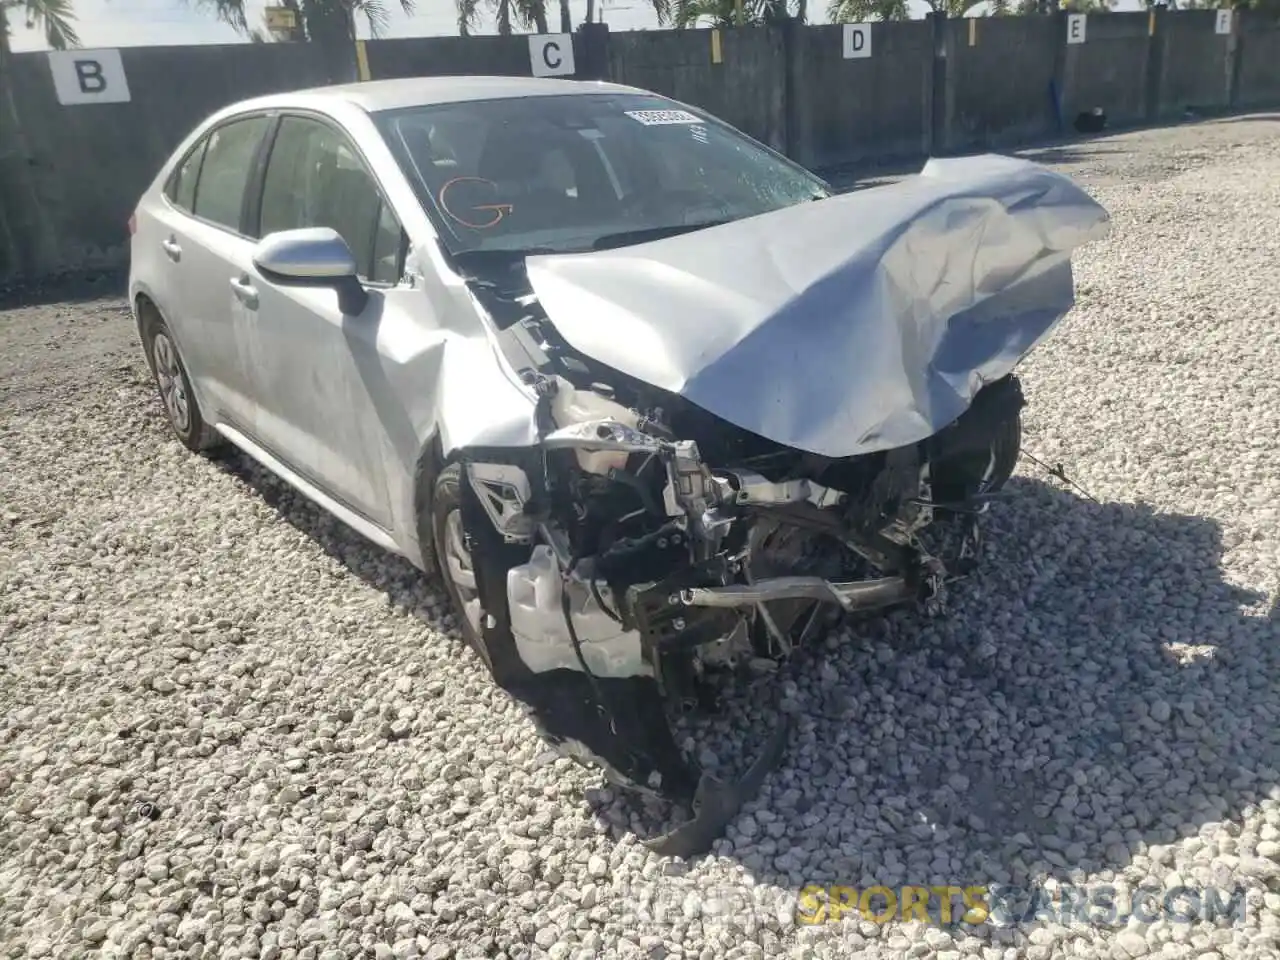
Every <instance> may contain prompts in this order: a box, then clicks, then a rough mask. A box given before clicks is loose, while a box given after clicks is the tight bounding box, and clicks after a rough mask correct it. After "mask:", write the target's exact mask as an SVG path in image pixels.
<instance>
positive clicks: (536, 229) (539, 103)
mask: <svg viewBox="0 0 1280 960" xmlns="http://www.w3.org/2000/svg"><path fill="white" fill-rule="evenodd" d="M381 127H382V130H383V133H384V135H385V136H386V138H387V140H388V141H389V142H390V144H391V147H392V150H393V152H394V153H395V154H396V158H397V160H398V161H399V162H400V164H401V166H402V167H403V169H404V170H405V172H406V174H407V175H408V177H409V179H410V181H411V182H412V183H413V184H414V186H415V188H416V189H417V190H418V192H419V196H420V198H421V200H422V202H423V205H424V206H425V207H426V208H427V210H428V212H429V213H430V214H431V215H432V217H433V219H434V220H435V222H436V225H437V228H439V229H440V232H441V235H442V237H443V238H444V241H445V243H446V245H447V246H448V247H449V249H450V251H451V252H452V253H454V254H459V253H468V252H473V251H510V252H516V253H535V252H537V253H541V252H569V251H578V250H602V249H607V248H609V247H616V246H624V245H626V244H630V243H640V242H643V241H645V240H655V239H659V238H660V237H665V236H673V235H675V234H677V233H684V232H688V231H690V230H696V229H699V228H701V227H707V226H712V225H714V224H719V223H725V222H727V221H730V220H739V219H741V218H743V217H750V216H755V215H757V214H761V213H767V212H768V211H770V210H776V209H779V208H781V207H785V206H789V205H791V204H794V203H799V202H801V201H806V200H812V199H818V198H821V197H825V196H827V188H826V185H825V184H824V183H823V182H822V181H821V180H819V179H818V178H817V177H814V176H813V175H811V174H809V173H808V172H807V171H805V170H802V169H801V168H799V167H797V166H796V165H795V164H793V163H791V162H790V161H788V160H786V159H784V158H782V157H780V156H778V155H777V154H774V153H773V152H772V151H770V150H767V149H766V148H764V147H763V146H761V145H759V144H757V143H755V142H753V141H752V140H749V139H747V138H746V137H744V136H742V135H741V134H739V133H737V132H735V131H733V130H731V129H729V128H728V127H726V126H724V125H723V124H721V123H718V122H716V121H714V120H711V119H709V118H707V117H704V116H699V115H697V114H694V113H692V112H689V111H686V110H684V109H672V108H671V102H670V101H667V100H661V99H658V98H654V97H645V96H616V95H600V96H573V97H568V96H560V97H537V98H528V99H520V100H492V101H485V102H480V103H475V102H470V103H456V104H448V105H441V106H429V107H417V108H413V109H409V110H400V111H395V112H391V113H388V114H386V115H384V116H383V117H382V118H381Z"/></svg>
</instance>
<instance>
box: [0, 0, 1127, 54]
mask: <svg viewBox="0 0 1280 960" xmlns="http://www.w3.org/2000/svg"><path fill="white" fill-rule="evenodd" d="M248 2H249V9H250V11H251V12H250V16H249V22H250V23H251V24H253V25H255V26H256V25H259V24H261V22H262V8H263V2H262V0H248ZM74 3H75V11H76V17H77V23H76V31H77V32H78V33H79V35H80V45H81V46H82V47H85V48H94V47H128V46H153V45H164V46H183V45H186V44H193V43H237V42H243V41H244V39H245V38H244V37H241V36H240V35H239V34H237V33H236V32H235V31H234V30H232V29H231V28H230V27H229V26H227V25H226V24H224V23H219V22H218V21H217V20H216V19H215V18H214V17H213V15H212V14H211V13H209V12H208V11H207V10H202V9H199V8H198V7H197V6H196V3H195V2H194V0H74ZM603 3H604V7H603V9H604V20H605V22H606V23H608V24H609V28H610V29H611V30H653V29H658V21H657V18H656V17H655V16H654V14H653V7H652V4H651V2H650V0H603ZM387 5H388V7H392V8H394V10H393V13H392V15H391V25H390V27H389V28H388V30H387V31H386V33H385V34H384V35H385V36H388V37H429V36H441V35H455V34H457V32H458V25H457V18H456V15H455V14H454V4H453V2H452V0H417V3H416V6H417V11H416V12H415V13H414V14H413V15H412V16H406V15H405V14H404V13H403V12H402V11H401V10H400V7H399V5H398V2H397V0H387ZM548 7H549V8H550V12H551V19H552V22H553V26H554V25H555V24H556V23H558V22H559V18H558V14H556V12H555V11H557V10H558V9H559V6H558V3H548ZM570 7H571V9H572V10H573V17H574V22H575V23H578V22H579V21H581V20H582V19H583V17H585V16H586V9H587V4H586V0H570ZM597 8H598V9H599V4H597ZM809 8H810V21H811V22H813V23H822V22H825V10H826V3H825V2H824V0H818V2H813V0H810V4H809ZM911 8H912V10H913V12H914V13H915V15H917V16H922V15H923V13H924V10H925V9H926V7H925V5H924V3H923V2H921V0H911ZM1116 9H1118V10H1124V9H1140V6H1139V0H1121V2H1120V3H1118V4H1117V5H1116ZM356 22H357V32H359V33H360V35H361V36H363V37H368V35H369V30H368V25H367V24H366V23H365V22H364V21H363V19H361V18H360V17H357V18H356ZM475 32H476V33H494V32H496V26H495V24H494V22H493V18H492V16H488V17H487V18H486V19H485V20H483V21H482V22H481V23H480V25H479V28H478V29H477V30H476V31H475ZM12 44H13V49H14V50H44V49H47V47H46V44H45V42H44V37H43V36H42V35H41V34H40V32H39V31H36V30H27V29H26V28H25V27H24V26H23V25H22V24H21V23H15V24H13V36H12Z"/></svg>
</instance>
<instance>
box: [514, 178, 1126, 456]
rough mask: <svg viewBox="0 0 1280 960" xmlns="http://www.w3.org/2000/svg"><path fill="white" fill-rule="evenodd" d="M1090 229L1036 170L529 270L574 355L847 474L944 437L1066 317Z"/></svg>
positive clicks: (1082, 210) (846, 202)
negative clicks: (847, 467)
mask: <svg viewBox="0 0 1280 960" xmlns="http://www.w3.org/2000/svg"><path fill="white" fill-rule="evenodd" d="M1108 224H1109V216H1108V214H1107V212H1106V211H1105V210H1104V209H1103V208H1102V207H1101V206H1100V205H1099V204H1098V203H1096V202H1095V201H1094V200H1093V199H1092V198H1091V197H1090V196H1089V195H1088V194H1087V193H1085V192H1084V191H1083V190H1082V189H1080V187H1078V186H1077V185H1076V184H1075V183H1074V182H1073V181H1071V180H1070V179H1068V178H1067V177H1065V176H1062V175H1061V174H1058V173H1055V172H1053V171H1051V170H1049V169H1047V168H1045V167H1043V166H1040V165H1038V164H1035V163H1032V162H1029V161H1026V160H1020V159H1015V158H1010V157H1003V156H996V155H987V156H980V157H968V158H961V159H951V160H930V161H929V162H928V163H927V164H926V165H925V167H924V168H923V170H922V171H921V172H920V174H919V175H918V176H915V177H912V178H910V179H908V180H905V181H903V182H901V183H896V184H891V185H888V186H882V187H875V188H872V189H868V190H863V191H858V192H854V193H850V194H846V195H843V196H838V197H833V198H831V199H827V200H821V201H818V202H814V203H802V204H798V205H796V206H793V207H788V208H786V209H783V210H778V211H774V212H772V213H768V214H763V215H761V216H756V217H750V218H747V219H745V220H738V221H734V222H733V223H728V224H724V225H722V226H719V227H711V228H708V229H705V230H699V231H697V232H694V233H689V234H684V235H681V236H676V237H671V238H669V239H665V240H658V241H655V242H652V243H645V244H639V245H636V246H631V247H626V248H623V249H618V250H608V251H601V252H599V253H583V254H566V255H553V256H539V257H530V258H529V259H528V261H527V270H528V276H529V282H530V284H531V285H532V287H533V290H534V292H535V293H536V294H537V296H538V299H539V300H540V301H541V303H542V306H543V309H544V310H545V311H546V314H547V317H548V318H549V319H550V321H551V323H552V324H553V325H554V326H555V328H556V329H557V330H558V331H559V333H560V334H561V336H563V337H564V339H565V340H566V341H567V342H568V343H569V344H570V346H572V347H573V348H574V349H575V350H578V351H580V352H581V353H582V354H584V355H585V356H587V357H590V358H593V359H595V360H597V361H599V362H601V363H604V364H607V365H609V366H611V367H614V368H615V369H617V370H619V371H621V372H622V373H625V374H627V375H629V376H632V377H635V378H636V379H638V380H642V381H644V382H646V383H649V384H652V385H653V386H655V387H660V388H662V389H664V390H667V391H670V392H672V393H676V394H679V395H680V396H682V397H684V398H686V399H687V400H689V401H690V402H691V403H694V404H696V405H698V406H700V407H702V408H703V409H705V410H707V411H709V412H710V413H713V414H715V415H716V416H718V417H720V418H722V419H724V420H727V421H729V422H730V423H732V424H734V425H736V426H738V427H741V428H743V429H745V430H749V431H751V432H753V433H756V434H759V435H761V436H764V437H767V438H768V439H770V440H773V441H774V442H776V443H780V444H784V445H786V446H790V447H795V448H798V449H800V450H806V451H810V452H812V453H817V454H821V455H825V456H829V457H847V456H854V455H857V454H865V453H872V452H875V451H878V450H886V449H892V448H894V447H900V446H904V445H906V444H910V443H915V442H917V441H919V440H923V439H925V438H926V437H928V436H930V435H932V434H933V433H936V432H937V431H938V430H940V429H941V428H943V427H944V426H946V425H947V424H949V423H950V422H952V421H953V420H955V419H956V418H957V417H958V416H960V414H961V413H963V412H964V411H965V409H966V408H967V407H968V406H969V404H970V402H971V401H972V399H973V396H974V394H975V393H976V392H977V391H978V390H979V389H980V388H981V387H982V386H983V385H984V384H986V383H990V382H991V381H993V380H997V379H999V378H1000V377H1002V376H1004V375H1005V374H1007V373H1008V372H1009V371H1010V370H1012V369H1013V367H1014V366H1015V365H1016V364H1017V363H1018V361H1019V360H1020V359H1021V358H1022V357H1023V356H1024V355H1025V354H1026V353H1027V352H1028V351H1029V350H1030V349H1031V348H1032V347H1033V346H1035V344H1036V343H1037V342H1038V341H1039V340H1040V339H1041V338H1042V337H1044V335H1045V334H1046V333H1048V331H1049V330H1050V328H1052V327H1053V326H1054V324H1055V323H1057V321H1058V320H1060V319H1061V318H1062V317H1063V316H1064V315H1065V314H1066V313H1067V311H1068V310H1070V309H1071V307H1072V305H1073V303H1074V299H1075V296H1074V285H1073V281H1072V273H1071V263H1070V256H1071V251H1072V250H1074V249H1075V248H1076V247H1077V246H1079V245H1080V244H1082V243H1084V242H1086V241H1088V240H1092V239H1097V238H1099V237H1102V236H1105V234H1106V232H1107V229H1108Z"/></svg>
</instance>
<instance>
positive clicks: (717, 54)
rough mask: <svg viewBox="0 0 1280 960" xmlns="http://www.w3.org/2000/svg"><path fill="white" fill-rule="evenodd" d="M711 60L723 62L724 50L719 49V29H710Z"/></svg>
mask: <svg viewBox="0 0 1280 960" xmlns="http://www.w3.org/2000/svg"><path fill="white" fill-rule="evenodd" d="M711 62H712V63H724V51H723V50H721V49H720V31H719V30H712V31H711Z"/></svg>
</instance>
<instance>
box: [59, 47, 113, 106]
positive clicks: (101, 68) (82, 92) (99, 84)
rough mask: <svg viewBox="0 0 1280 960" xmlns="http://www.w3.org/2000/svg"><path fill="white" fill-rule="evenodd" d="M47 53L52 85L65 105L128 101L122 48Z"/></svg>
mask: <svg viewBox="0 0 1280 960" xmlns="http://www.w3.org/2000/svg"><path fill="white" fill-rule="evenodd" d="M48 57H49V71H50V72H51V73H52V74H53V89H54V92H55V93H57V95H58V102H59V103H61V104H63V105H64V106H66V105H71V104H80V103H128V102H129V81H128V80H127V79H126V78H125V75H124V63H123V62H121V60H120V51H119V50H50V51H49V53H48Z"/></svg>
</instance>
